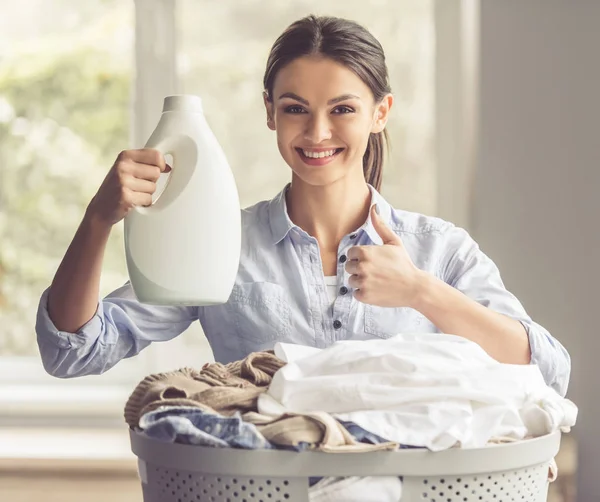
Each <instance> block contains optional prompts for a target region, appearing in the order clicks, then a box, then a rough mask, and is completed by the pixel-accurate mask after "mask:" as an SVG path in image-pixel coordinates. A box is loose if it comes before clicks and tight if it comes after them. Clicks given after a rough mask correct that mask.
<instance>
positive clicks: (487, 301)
mask: <svg viewBox="0 0 600 502" xmlns="http://www.w3.org/2000/svg"><path fill="white" fill-rule="evenodd" d="M443 235H444V238H443V248H444V250H443V252H442V254H443V258H442V260H441V262H440V266H441V271H440V276H441V277H442V278H443V280H444V281H445V282H446V283H448V284H450V285H451V286H453V287H455V288H456V289H458V290H459V291H461V292H463V293H464V294H465V295H467V296H468V297H469V298H472V299H473V300H475V301H476V302H478V303H480V304H481V305H484V306H485V307H489V308H490V309H492V310H494V311H496V312H499V313H500V314H504V315H506V316H508V317H511V318H513V319H515V320H517V321H519V322H520V323H521V324H522V325H523V327H524V328H525V331H526V332H527V335H528V337H529V346H530V348H531V364H536V365H537V366H538V367H539V369H540V371H541V373H542V375H543V377H544V380H545V381H546V384H547V385H549V386H550V387H552V388H553V389H554V390H556V391H557V392H558V393H559V394H560V395H561V396H563V397H564V396H565V395H566V393H567V387H568V385H569V377H570V373H571V358H570V356H569V353H568V352H567V350H566V349H565V348H564V347H563V345H562V344H561V343H560V342H559V341H558V340H557V339H556V338H554V337H553V336H552V335H551V334H550V333H549V332H548V331H547V330H546V329H545V328H543V327H542V326H540V325H539V324H537V323H536V322H534V321H533V320H532V319H531V318H530V317H529V315H528V314H527V312H526V311H525V309H524V308H523V305H521V303H520V302H519V300H518V299H517V298H516V297H515V296H514V295H513V294H512V293H510V292H509V291H508V290H507V289H506V288H505V286H504V283H503V282H502V279H501V277H500V272H499V270H498V267H497V266H496V265H495V263H494V262H493V261H492V260H491V259H490V258H489V257H488V256H487V255H486V254H485V253H483V252H482V251H481V250H480V249H479V246H478V244H477V243H476V242H475V241H474V240H473V239H472V238H471V236H470V235H469V234H468V233H467V232H466V231H465V230H464V229H462V228H458V227H455V226H453V225H451V226H449V227H448V229H447V230H446V231H445V233H444V234H443Z"/></svg>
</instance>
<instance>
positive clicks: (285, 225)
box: [269, 183, 392, 244]
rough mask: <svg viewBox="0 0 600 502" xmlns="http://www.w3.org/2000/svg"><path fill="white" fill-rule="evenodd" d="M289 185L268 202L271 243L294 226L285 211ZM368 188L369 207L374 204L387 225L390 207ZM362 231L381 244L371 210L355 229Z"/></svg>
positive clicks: (379, 195) (371, 188)
mask: <svg viewBox="0 0 600 502" xmlns="http://www.w3.org/2000/svg"><path fill="white" fill-rule="evenodd" d="M289 187H290V184H289V183H288V184H287V185H286V186H285V187H284V189H283V190H282V191H281V192H279V193H278V194H277V195H276V196H275V197H274V198H273V199H272V200H271V201H270V202H269V224H270V226H271V234H272V236H273V243H274V244H278V243H279V242H281V241H282V240H283V239H284V238H285V237H286V235H287V234H288V233H289V232H290V230H292V229H293V228H295V227H296V225H294V223H293V222H292V220H290V217H289V215H288V212H287V204H286V201H285V195H286V193H287V191H288V189H289ZM368 187H369V190H370V191H371V204H370V206H369V209H372V208H373V206H374V205H375V204H377V207H378V209H379V215H380V216H381V218H382V219H383V221H384V222H385V223H386V224H387V225H389V224H390V221H391V215H392V208H391V206H390V205H389V203H388V202H387V201H386V200H385V199H384V198H383V196H382V195H381V194H380V193H379V192H378V191H377V190H375V188H373V187H372V186H371V185H368ZM360 231H364V232H366V234H367V235H368V236H369V239H370V240H371V242H373V243H374V244H382V242H383V241H382V239H381V237H380V236H379V234H378V233H377V231H376V230H375V228H374V227H373V223H372V221H371V211H369V215H368V216H367V221H365V223H363V225H362V226H361V227H360V228H359V229H357V232H360Z"/></svg>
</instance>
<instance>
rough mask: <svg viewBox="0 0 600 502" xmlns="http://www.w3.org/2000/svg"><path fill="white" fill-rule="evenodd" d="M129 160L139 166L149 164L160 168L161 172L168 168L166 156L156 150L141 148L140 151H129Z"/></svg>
mask: <svg viewBox="0 0 600 502" xmlns="http://www.w3.org/2000/svg"><path fill="white" fill-rule="evenodd" d="M127 153H128V155H129V158H130V159H131V160H133V161H134V162H137V163H139V164H149V165H151V166H156V167H158V168H160V170H161V172H162V171H164V170H165V168H166V162H165V157H164V155H163V154H162V153H161V152H159V151H158V150H155V149H154V148H140V149H138V150H128V151H127Z"/></svg>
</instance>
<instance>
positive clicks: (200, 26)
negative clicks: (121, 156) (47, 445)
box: [0, 0, 436, 420]
mask: <svg viewBox="0 0 600 502" xmlns="http://www.w3.org/2000/svg"><path fill="white" fill-rule="evenodd" d="M311 12H312V13H315V14H328V15H336V16H342V17H348V18H351V19H355V20H357V21H359V22H360V23H361V24H363V25H365V26H366V27H367V28H368V29H370V30H371V31H372V32H373V33H374V35H375V36H376V37H377V38H378V39H379V40H380V41H381V43H382V45H383V46H384V49H385V51H386V55H387V61H388V67H389V70H390V76H391V81H392V88H393V92H394V94H395V97H396V101H395V106H394V110H393V113H392V118H391V120H390V123H389V126H388V129H389V133H390V138H391V158H390V162H388V164H387V165H386V169H385V175H384V189H383V193H384V195H385V196H386V197H388V199H389V200H390V201H391V202H392V203H393V204H395V205H396V206H400V207H403V208H406V209H412V210H417V211H422V212H425V213H430V214H431V213H434V212H435V210H436V175H435V165H434V113H433V111H434V110H433V103H434V99H433V96H434V90H435V89H434V33H433V30H434V13H433V1H432V0H429V1H423V0H401V1H398V0H394V1H392V0H379V1H376V2H371V3H365V2H363V1H356V0H352V1H347V2H337V1H333V0H326V1H319V2H317V1H315V0H311V1H295V2H293V3H289V2H280V1H277V0H261V1H260V2H259V1H258V0H245V1H234V0H221V1H217V0H203V1H198V0H179V1H177V2H175V1H164V0H146V1H144V2H133V1H131V0H87V1H86V2H78V1H75V0H60V1H58V0H57V1H53V2H43V1H42V0H22V1H21V2H18V3H17V4H14V5H13V7H12V8H11V13H10V14H9V15H8V16H7V15H4V16H2V18H0V378H2V381H3V382H4V385H3V386H2V387H1V388H0V409H9V412H10V410H11V409H12V410H21V412H22V414H29V415H31V416H36V414H38V415H40V416H44V417H45V418H44V419H47V417H48V413H49V412H48V409H49V408H48V406H50V405H51V404H52V403H61V406H62V407H63V408H62V409H64V410H65V411H64V413H69V414H71V413H72V412H73V410H75V409H78V410H79V411H80V412H81V413H83V414H87V415H86V416H94V417H98V416H100V415H101V414H102V413H104V414H105V415H106V416H107V417H110V418H111V420H119V419H120V415H121V411H122V404H123V403H124V401H125V399H126V397H127V395H128V393H129V392H130V391H131V389H132V387H133V385H135V383H136V382H137V381H138V380H139V379H141V378H143V376H145V375H146V374H148V373H150V372H154V371H158V370H165V369H172V368H174V367H180V366H184V365H190V364H194V362H196V363H197V364H198V363H202V362H204V361H205V360H206V358H207V357H210V351H209V349H208V348H207V345H206V341H205V340H204V337H203V336H202V333H201V330H200V328H199V326H194V327H192V328H191V329H190V330H189V331H188V332H187V333H185V334H184V335H182V336H181V337H179V338H178V339H176V340H173V341H171V342H168V343H165V344H160V346H158V347H157V346H156V345H158V344H156V345H155V346H154V347H150V348H149V349H147V350H145V351H143V352H142V354H140V355H139V356H138V357H135V358H133V359H131V360H128V361H122V362H121V363H119V364H118V365H117V366H116V367H115V368H113V369H111V370H110V371H109V372H107V373H106V374H105V375H102V376H100V377H96V376H93V377H84V378H81V379H76V380H74V381H61V380H58V379H54V378H52V377H49V376H47V375H45V373H44V371H43V369H42V367H41V364H40V361H39V356H38V353H37V344H36V341H35V333H34V323H35V314H36V310H37V304H38V301H39V297H40V295H41V293H42V291H43V290H44V289H45V288H46V287H47V286H48V285H49V284H50V282H51V280H52V277H53V275H54V273H55V271H56V268H57V267H58V264H59V263H60V260H61V259H62V256H63V254H64V252H65V250H66V248H67V246H68V245H69V243H70V241H71V239H72V237H73V234H74V232H75V230H76V228H77V225H78V224H79V222H80V221H81V218H82V216H83V213H84V211H85V208H86V206H87V204H88V203H89V201H90V199H91V197H92V196H93V195H94V193H95V192H96V190H97V189H98V187H99V185H100V183H101V182H102V180H103V178H104V176H105V175H106V173H107V171H108V169H109V168H110V166H111V165H112V163H113V162H114V159H115V157H116V155H117V153H118V152H119V151H121V150H123V149H126V148H137V147H141V146H143V143H144V142H145V140H146V139H147V137H148V135H149V133H150V132H151V131H152V129H153V128H154V126H155V124H156V120H157V119H158V115H159V113H160V108H161V106H162V98H163V97H164V96H165V95H167V94H173V93H179V92H184V93H190V94H198V95H200V96H201V97H202V99H203V103H204V107H205V113H206V115H207V119H208V122H209V124H210V125H211V127H212V129H213V131H214V132H215V134H216V136H217V137H218V139H219V141H220V142H221V144H222V146H223V148H224V150H225V152H226V154H227V156H228V159H229V161H230V164H231V166H232V169H233V171H234V174H235V176H236V180H237V184H238V188H239V193H240V197H241V203H242V205H244V206H246V205H249V204H252V203H254V202H256V201H258V200H260V199H265V198H269V197H272V196H273V195H274V194H275V193H277V192H278V191H279V190H280V189H281V188H282V187H283V185H284V184H285V183H286V182H287V181H288V180H289V177H290V174H289V168H288V167H287V166H286V165H285V163H284V162H283V160H281V158H280V156H279V153H278V151H277V147H276V141H275V137H274V135H273V133H272V132H271V131H269V130H268V129H267V127H266V125H265V114H264V109H263V103H262V96H261V93H262V90H263V89H262V75H263V72H264V67H265V63H266V59H267V56H268V51H269V49H270V47H271V44H272V43H273V42H274V40H275V38H276V37H277V36H278V35H279V34H280V33H281V31H283V29H284V28H285V27H286V26H287V25H288V24H289V23H291V22H292V21H294V20H295V19H298V18H300V17H302V16H304V15H307V14H308V13H311ZM132 112H133V113H132ZM125 280H127V273H126V267H125V260H124V253H123V233H122V224H119V225H117V226H116V227H115V229H114V231H113V232H112V234H111V239H110V243H109V246H108V249H107V252H106V257H105V262H104V269H103V277H102V284H101V294H102V295H104V294H107V293H108V292H110V291H112V290H113V289H115V288H116V287H118V286H120V285H121V284H122V283H123V282H125ZM90 389H93V391H90ZM82 399H85V400H87V401H86V402H87V403H88V404H86V405H85V406H82V405H81V403H82V401H81V400H82ZM6 403H8V405H9V406H8V408H7V407H6V406H3V405H5V404H6ZM68 403H74V406H72V407H70V406H68ZM47 405H48V406H47ZM10 406H13V408H10ZM107 410H108V411H107ZM0 418H2V417H0Z"/></svg>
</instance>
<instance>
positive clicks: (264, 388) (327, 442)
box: [125, 333, 577, 502]
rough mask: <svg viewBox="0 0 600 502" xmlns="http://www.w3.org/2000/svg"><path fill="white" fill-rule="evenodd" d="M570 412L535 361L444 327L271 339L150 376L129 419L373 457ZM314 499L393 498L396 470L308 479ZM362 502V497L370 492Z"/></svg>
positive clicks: (477, 440)
mask: <svg viewBox="0 0 600 502" xmlns="http://www.w3.org/2000/svg"><path fill="white" fill-rule="evenodd" d="M576 418H577V407H576V406H575V405H574V404H573V403H572V402H571V401H570V400H568V399H564V398H562V397H561V396H560V395H559V394H558V393H557V392H556V391H555V390H553V389H552V388H550V387H548V386H547V385H546V384H545V382H544V380H543V377H542V374H541V373H540V371H539V369H538V367H537V366H535V365H508V364H501V363H498V362H497V361H495V360H494V359H492V358H491V357H490V356H488V355H487V353H486V352H485V351H484V350H483V349H481V347H480V346H479V345H477V344H475V343H473V342H470V341H468V340H466V339H464V338H461V337H457V336H453V335H445V334H435V333H432V334H418V335H410V334H401V335H397V336H395V337H392V338H389V339H386V340H368V341H340V342H336V343H335V344H333V345H332V346H330V347H329V348H327V349H316V348H313V347H305V346H298V345H292V344H283V343H278V344H276V345H275V348H274V350H273V351H268V352H257V353H253V354H250V355H249V356H248V357H246V358H245V359H244V360H242V361H236V362H233V363H230V364H227V365H223V364H220V363H214V364H207V365H205V366H204V367H203V368H202V369H200V370H195V369H190V368H184V369H181V370H178V371H173V372H169V373H160V374H155V375H150V376H148V377H146V378H145V379H144V380H143V381H142V382H140V384H139V385H138V386H137V387H136V389H135V390H134V392H133V393H132V395H131V397H130V398H129V400H128V402H127V404H126V406H125V420H126V421H127V423H128V424H129V426H130V427H132V428H134V429H136V430H138V431H141V432H142V434H144V435H146V436H148V437H151V438H154V439H157V440H161V441H168V442H177V443H184V444H194V445H202V446H214V447H233V448H245V449H284V450H292V451H305V450H312V451H322V452H329V453H335V452H356V453H360V452H368V451H378V450H396V449H399V448H428V449H430V450H432V451H440V450H444V449H447V448H453V447H462V448H478V447H484V446H485V445H486V444H489V443H497V442H503V441H515V440H521V439H525V438H529V437H537V436H542V435H545V434H549V433H552V432H555V431H557V430H562V431H563V432H567V431H568V430H570V427H572V426H573V425H574V424H575V421H576ZM311 485H312V486H311V488H310V495H311V501H313V502H318V501H323V500H344V501H345V502H350V501H353V500H360V501H361V502H365V501H367V500H369V499H368V498H365V496H367V495H366V494H372V493H373V492H374V491H375V490H376V492H377V501H378V502H385V501H387V500H390V501H392V500H394V501H398V500H400V497H401V489H402V488H401V480H400V478H398V477H393V476H390V477H378V478H356V477H355V478H346V479H344V478H323V479H319V478H316V479H311ZM367 497H368V496H367Z"/></svg>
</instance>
